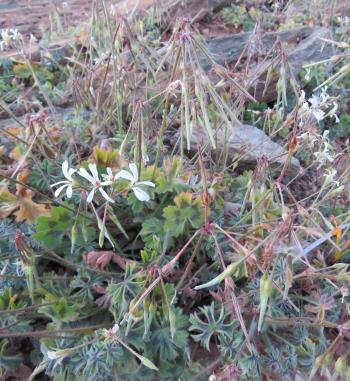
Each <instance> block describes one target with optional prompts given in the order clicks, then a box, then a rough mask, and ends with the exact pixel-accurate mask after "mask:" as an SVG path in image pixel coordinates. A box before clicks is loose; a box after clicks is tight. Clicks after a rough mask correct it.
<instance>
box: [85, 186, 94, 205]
mask: <svg viewBox="0 0 350 381" xmlns="http://www.w3.org/2000/svg"><path fill="white" fill-rule="evenodd" d="M94 195H95V188H93V189H92V190H91V192H90V193H89V195H88V196H87V198H86V202H87V203H88V204H90V202H91V201H92V199H93V198H94Z"/></svg>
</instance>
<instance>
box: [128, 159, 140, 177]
mask: <svg viewBox="0 0 350 381" xmlns="http://www.w3.org/2000/svg"><path fill="white" fill-rule="evenodd" d="M129 168H130V171H131V173H132V175H133V178H134V180H133V181H137V180H138V179H139V171H138V170H137V166H136V164H135V163H130V164H129Z"/></svg>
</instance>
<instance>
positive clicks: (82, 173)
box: [78, 168, 95, 184]
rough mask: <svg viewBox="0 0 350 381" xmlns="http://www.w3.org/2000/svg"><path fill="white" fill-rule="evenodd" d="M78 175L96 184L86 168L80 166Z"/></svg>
mask: <svg viewBox="0 0 350 381" xmlns="http://www.w3.org/2000/svg"><path fill="white" fill-rule="evenodd" d="M78 175H80V176H81V177H84V179H85V180H87V181H89V182H90V183H91V184H95V179H94V178H93V177H92V176H91V175H90V174H89V173H88V171H87V170H86V169H85V168H80V169H79V172H78Z"/></svg>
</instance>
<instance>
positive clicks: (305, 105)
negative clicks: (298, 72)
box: [299, 87, 339, 125]
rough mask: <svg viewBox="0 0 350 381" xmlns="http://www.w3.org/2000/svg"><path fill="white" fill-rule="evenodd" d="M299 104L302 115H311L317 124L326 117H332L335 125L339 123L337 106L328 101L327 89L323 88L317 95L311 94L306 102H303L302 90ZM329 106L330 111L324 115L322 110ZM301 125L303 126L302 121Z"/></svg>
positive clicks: (303, 94)
mask: <svg viewBox="0 0 350 381" xmlns="http://www.w3.org/2000/svg"><path fill="white" fill-rule="evenodd" d="M299 102H300V104H301V109H302V111H303V114H304V115H313V116H314V117H315V118H316V120H317V121H318V122H320V121H321V120H323V119H325V118H326V117H334V119H335V121H336V123H338V122H339V118H338V116H337V114H336V111H337V109H338V104H337V103H336V102H335V101H331V100H330V96H329V94H327V87H324V88H323V89H322V90H321V93H320V94H319V95H316V94H313V95H312V97H311V98H309V99H308V100H307V101H306V100H305V92H304V90H302V91H301V96H300V99H299ZM331 106H332V108H331V110H329V111H328V112H327V113H326V112H325V111H324V109H327V108H329V107H331ZM301 125H303V120H301Z"/></svg>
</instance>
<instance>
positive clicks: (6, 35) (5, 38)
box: [1, 29, 12, 46]
mask: <svg viewBox="0 0 350 381" xmlns="http://www.w3.org/2000/svg"><path fill="white" fill-rule="evenodd" d="M9 32H10V30H9V29H3V30H2V31H1V38H2V39H3V42H4V44H5V46H7V45H10V44H11V41H12V36H11V35H10V33H9Z"/></svg>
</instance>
